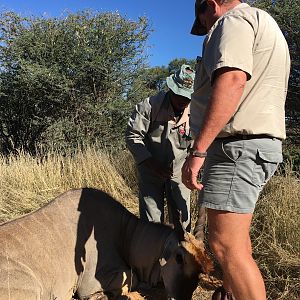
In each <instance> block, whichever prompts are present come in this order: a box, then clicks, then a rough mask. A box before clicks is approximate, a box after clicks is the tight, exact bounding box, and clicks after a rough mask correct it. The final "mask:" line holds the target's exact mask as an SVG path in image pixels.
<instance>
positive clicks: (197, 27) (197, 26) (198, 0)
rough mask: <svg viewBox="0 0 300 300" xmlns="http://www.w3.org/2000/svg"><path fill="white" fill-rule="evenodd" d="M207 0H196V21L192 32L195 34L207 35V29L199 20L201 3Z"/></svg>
mask: <svg viewBox="0 0 300 300" xmlns="http://www.w3.org/2000/svg"><path fill="white" fill-rule="evenodd" d="M204 2H206V0H196V1H195V21H194V24H193V26H192V30H191V34H194V35H206V33H207V29H206V28H205V27H204V26H203V25H202V24H201V22H200V20H199V17H198V15H199V12H200V7H201V5H202V4H203V3H204Z"/></svg>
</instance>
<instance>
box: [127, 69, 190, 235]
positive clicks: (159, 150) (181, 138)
mask: <svg viewBox="0 0 300 300" xmlns="http://www.w3.org/2000/svg"><path fill="white" fill-rule="evenodd" d="M194 77H195V73H194V71H193V70H192V69H191V67H190V66H188V65H182V66H181V69H180V70H178V71H177V72H176V73H175V74H173V75H171V76H170V77H168V78H167V86H168V88H169V91H168V92H160V93H158V94H157V95H156V96H153V97H149V98H147V99H146V100H144V101H143V102H140V103H138V104H137V105H136V107H135V111H134V112H133V114H132V116H131V118H130V120H129V122H128V126H127V131H126V143H127V146H128V148H129V150H130V152H131V153H132V155H133V157H134V159H135V162H136V164H137V170H138V183H139V209H140V217H141V219H142V220H147V221H153V222H164V198H165V197H166V199H167V204H168V208H169V216H170V223H172V224H173V225H174V227H175V229H176V230H179V232H180V231H181V230H182V226H181V224H180V222H181V220H180V214H181V218H182V221H183V225H184V227H185V228H186V229H187V230H190V190H189V189H188V188H186V187H185V185H184V184H183V183H182V182H181V168H182V165H183V163H184V161H185V159H186V156H187V153H188V152H187V150H188V148H189V147H190V144H191V137H190V127H189V109H190V108H189V104H190V101H191V93H192V92H193V83H194Z"/></svg>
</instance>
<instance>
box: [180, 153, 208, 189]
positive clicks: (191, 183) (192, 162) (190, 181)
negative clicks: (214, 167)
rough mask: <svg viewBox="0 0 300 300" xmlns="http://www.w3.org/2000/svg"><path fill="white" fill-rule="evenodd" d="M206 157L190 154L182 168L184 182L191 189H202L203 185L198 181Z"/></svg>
mask: <svg viewBox="0 0 300 300" xmlns="http://www.w3.org/2000/svg"><path fill="white" fill-rule="evenodd" d="M204 159H205V158H202V157H196V156H189V157H188V158H187V159H186V161H185V163H184V165H183V167H182V169H181V171H182V182H183V184H184V185H185V186H186V187H187V188H188V189H190V190H195V189H197V190H202V188H203V185H202V184H201V183H199V182H198V181H197V178H198V174H199V172H200V169H201V167H202V165H203V163H204Z"/></svg>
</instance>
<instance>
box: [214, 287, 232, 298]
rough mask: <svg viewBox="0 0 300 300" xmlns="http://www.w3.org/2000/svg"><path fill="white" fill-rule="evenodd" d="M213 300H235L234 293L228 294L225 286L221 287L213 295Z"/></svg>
mask: <svg viewBox="0 0 300 300" xmlns="http://www.w3.org/2000/svg"><path fill="white" fill-rule="evenodd" d="M211 300H235V298H234V297H233V295H232V293H230V292H227V291H226V290H225V289H224V287H223V286H220V287H218V288H217V289H216V290H215V292H214V293H213V295H212V298H211Z"/></svg>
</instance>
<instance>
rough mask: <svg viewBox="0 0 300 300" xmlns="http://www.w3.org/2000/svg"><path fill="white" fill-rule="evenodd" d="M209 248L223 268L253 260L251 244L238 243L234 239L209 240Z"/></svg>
mask: <svg viewBox="0 0 300 300" xmlns="http://www.w3.org/2000/svg"><path fill="white" fill-rule="evenodd" d="M209 246H210V248H211V250H212V252H213V253H214V255H215V257H216V259H217V260H218V262H219V263H220V264H221V265H222V266H226V265H228V264H231V263H234V262H237V263H238V261H239V260H241V261H244V260H246V259H247V258H249V259H250V258H252V251H251V247H249V242H245V243H243V242H241V241H239V242H237V241H234V240H232V239H222V238H219V239H216V238H213V239H211V238H209Z"/></svg>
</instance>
